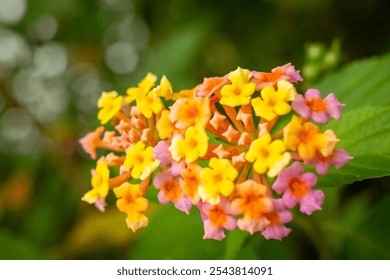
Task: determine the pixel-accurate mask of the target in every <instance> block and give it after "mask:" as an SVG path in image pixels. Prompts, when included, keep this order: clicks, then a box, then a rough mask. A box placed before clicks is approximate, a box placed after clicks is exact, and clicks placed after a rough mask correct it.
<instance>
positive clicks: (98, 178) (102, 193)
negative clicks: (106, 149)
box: [81, 158, 110, 204]
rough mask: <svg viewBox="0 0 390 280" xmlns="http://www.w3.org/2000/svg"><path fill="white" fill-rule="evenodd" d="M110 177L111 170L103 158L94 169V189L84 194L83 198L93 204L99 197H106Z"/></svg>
mask: <svg viewBox="0 0 390 280" xmlns="http://www.w3.org/2000/svg"><path fill="white" fill-rule="evenodd" d="M109 179H110V170H109V169H108V167H107V164H106V162H105V161H104V160H103V159H102V158H101V159H100V160H99V161H98V163H97V165H96V169H94V170H92V178H91V185H92V190H90V191H89V192H87V193H86V194H84V196H83V198H82V199H81V200H83V201H85V202H87V203H89V204H93V203H95V202H96V201H97V200H98V199H99V198H105V197H106V196H107V194H108V188H109V184H108V180H109Z"/></svg>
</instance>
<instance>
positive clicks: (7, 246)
mask: <svg viewBox="0 0 390 280" xmlns="http://www.w3.org/2000/svg"><path fill="white" fill-rule="evenodd" d="M0 247H1V250H0V259H1V260H31V259H35V260H37V259H50V258H51V257H50V256H49V254H48V253H46V252H44V251H43V250H41V249H40V248H39V247H37V246H36V245H35V244H34V243H32V242H31V241H29V240H27V239H23V238H20V237H15V236H14V235H12V234H11V232H9V231H7V230H4V229H2V230H0Z"/></svg>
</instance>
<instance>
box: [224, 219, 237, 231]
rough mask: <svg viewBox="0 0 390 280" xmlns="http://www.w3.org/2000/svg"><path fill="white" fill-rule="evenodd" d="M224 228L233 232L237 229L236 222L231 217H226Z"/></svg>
mask: <svg viewBox="0 0 390 280" xmlns="http://www.w3.org/2000/svg"><path fill="white" fill-rule="evenodd" d="M224 228H226V229H227V230H235V229H236V228H237V220H236V219H235V218H234V217H232V216H228V217H227V222H226V224H225V225H224Z"/></svg>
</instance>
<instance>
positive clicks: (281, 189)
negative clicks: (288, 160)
mask: <svg viewBox="0 0 390 280" xmlns="http://www.w3.org/2000/svg"><path fill="white" fill-rule="evenodd" d="M316 184H317V177H316V175H315V174H314V173H311V172H307V173H303V167H302V166H301V164H300V163H299V162H294V163H293V164H292V165H290V166H289V167H287V168H285V169H284V170H282V172H280V174H279V176H278V178H277V179H276V181H275V183H274V184H273V185H272V189H273V190H274V191H276V192H277V193H279V194H282V193H283V197H282V200H283V203H284V205H285V206H286V207H288V208H293V207H295V205H297V203H299V204H300V211H301V212H302V213H305V214H308V215H310V214H311V213H313V212H314V211H316V210H320V209H321V205H322V202H323V201H324V193H323V192H322V191H320V190H312V188H313V187H314V186H315V185H316Z"/></svg>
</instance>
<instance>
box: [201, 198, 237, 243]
mask: <svg viewBox="0 0 390 280" xmlns="http://www.w3.org/2000/svg"><path fill="white" fill-rule="evenodd" d="M200 210H201V215H202V220H203V224H204V232H205V233H204V236H203V239H215V240H222V239H224V238H225V237H226V235H225V232H224V229H227V230H235V229H236V228H237V221H236V219H235V218H234V213H233V210H232V208H231V206H230V202H229V201H228V200H227V199H226V198H224V197H223V198H221V200H220V203H219V204H216V205H211V204H209V203H201V204H200Z"/></svg>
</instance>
